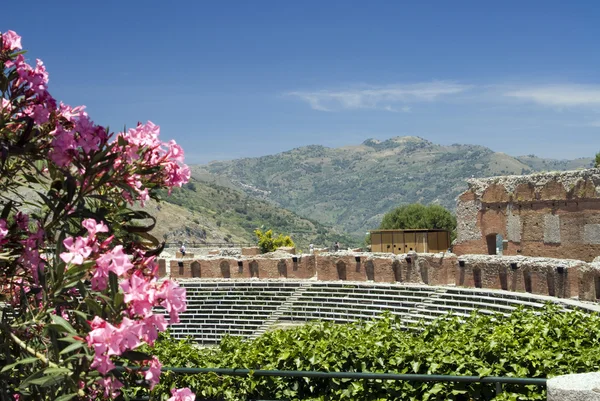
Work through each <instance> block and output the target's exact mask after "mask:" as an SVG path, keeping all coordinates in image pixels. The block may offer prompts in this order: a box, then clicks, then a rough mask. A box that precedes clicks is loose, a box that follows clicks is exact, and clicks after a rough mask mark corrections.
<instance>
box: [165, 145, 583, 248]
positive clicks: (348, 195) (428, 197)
mask: <svg viewBox="0 0 600 401" xmlns="http://www.w3.org/2000/svg"><path fill="white" fill-rule="evenodd" d="M592 163H593V161H592V158H580V159H576V160H553V159H544V158H539V157H536V156H534V155H527V156H519V157H513V156H509V155H507V154H504V153H498V152H494V151H492V150H491V149H489V148H486V147H483V146H477V145H461V144H453V145H438V144H434V143H432V142H430V141H428V140H425V139H422V138H419V137H413V136H405V137H395V138H391V139H388V140H385V141H379V140H377V139H368V140H366V141H364V142H363V143H362V144H360V145H355V146H345V147H340V148H328V147H324V146H320V145H311V146H305V147H300V148H296V149H292V150H290V151H287V152H283V153H279V154H275V155H268V156H262V157H254V158H243V159H237V160H230V161H216V162H211V163H209V164H205V165H194V166H191V169H192V177H193V184H194V185H195V186H196V192H197V191H198V188H199V187H202V188H204V187H206V188H207V189H206V190H205V189H202V191H204V192H205V193H204V195H203V196H204V199H205V200H204V201H203V202H210V203H211V204H212V205H213V206H212V208H209V209H210V210H209V209H206V210H205V209H203V208H204V207H205V206H204V204H203V203H202V202H200V201H199V203H197V204H196V206H194V209H193V210H194V211H195V213H197V215H198V216H203V218H204V217H206V216H212V219H213V220H214V219H219V218H221V220H223V219H224V217H221V216H227V219H228V220H232V221H233V220H235V221H236V222H237V223H236V224H237V225H238V226H237V228H233V227H232V228H230V231H229V232H230V233H231V235H232V236H233V235H237V236H238V237H240V238H241V237H244V238H245V234H243V233H242V232H240V231H238V230H239V229H241V230H249V229H250V226H251V225H253V224H255V223H256V224H257V223H258V222H259V221H260V222H263V223H264V224H265V225H268V226H267V228H274V229H275V230H276V231H278V232H284V233H286V232H287V231H288V230H292V229H293V230H296V231H298V230H299V231H301V232H303V233H304V237H305V238H306V239H307V240H310V241H314V237H315V236H316V231H314V232H313V234H314V235H313V234H311V233H310V232H307V231H306V230H318V229H320V230H321V233H322V238H320V239H319V240H324V241H331V239H333V238H335V237H336V236H342V235H343V233H347V234H348V235H349V236H350V238H348V239H346V238H345V239H343V241H348V242H350V243H358V242H360V240H362V238H364V236H365V233H366V231H368V230H369V229H376V228H377V227H378V226H379V224H380V222H381V218H382V216H383V215H384V214H385V213H386V212H387V211H389V210H391V209H392V208H394V207H396V206H399V205H402V204H407V203H414V202H420V203H423V204H429V203H438V204H441V205H443V206H445V207H447V208H449V209H450V210H453V209H454V208H455V204H456V197H457V196H458V195H459V194H460V193H461V192H462V191H464V190H465V189H466V187H467V184H466V179H467V178H470V177H488V176H495V175H513V174H528V173H532V172H536V171H549V170H550V171H551V170H570V169H578V168H587V167H590V166H591V165H592ZM182 191H188V192H181V194H180V193H178V192H175V197H174V198H173V197H169V198H167V200H168V202H172V203H178V204H180V205H181V206H186V207H188V209H189V208H190V207H191V206H190V204H185V203H186V202H187V203H189V202H191V200H188V201H186V202H184V201H183V198H188V197H189V196H192V195H194V194H193V192H194V191H191V190H189V189H183V190H182ZM223 197H224V198H223ZM234 199H235V200H236V202H235V205H234V204H232V203H231V202H232V200H234ZM228 205H231V207H229V206H228ZM240 205H243V206H244V207H242V206H240ZM267 205H269V206H267ZM255 207H256V208H257V209H256V210H254V208H255ZM269 207H270V208H271V209H269V212H267V211H266V210H267V209H268V208H269ZM283 209H287V210H289V211H291V212H292V213H290V212H288V211H287V210H286V211H284V210H283ZM250 210H252V211H251V212H250ZM248 213H251V214H252V216H257V218H254V217H251V218H249V217H248ZM269 213H271V214H275V215H276V216H277V217H273V216H272V218H271V220H268V221H267V220H265V219H264V218H263V217H264V216H266V215H269ZM291 216H294V217H291ZM258 217H260V218H258ZM198 218H200V217H198ZM244 219H246V221H244ZM261 219H262V220H261ZM290 219H292V220H293V219H298V220H296V221H297V224H298V226H296V227H295V228H292V227H291V226H289V224H288V223H289V221H288V220H290ZM300 219H307V220H302V221H306V223H300V221H301V220H300ZM215 221H216V220H215ZM316 222H319V223H320V224H319V223H316ZM316 224H319V227H320V228H316V227H317V226H316ZM311 225H315V226H314V227H312V226H311ZM328 226H329V227H328ZM221 227H223V226H221ZM330 227H335V229H333V228H330ZM233 231H235V234H234V233H233ZM325 232H326V233H327V234H325ZM309 237H312V239H309ZM340 240H342V239H341V238H340ZM328 244H329V242H326V243H324V244H323V245H328Z"/></svg>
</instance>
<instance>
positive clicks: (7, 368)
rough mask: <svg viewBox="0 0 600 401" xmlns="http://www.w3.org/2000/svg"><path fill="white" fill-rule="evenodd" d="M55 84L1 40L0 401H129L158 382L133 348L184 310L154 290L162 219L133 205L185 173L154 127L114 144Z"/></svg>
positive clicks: (167, 287) (172, 294) (171, 288)
mask: <svg viewBox="0 0 600 401" xmlns="http://www.w3.org/2000/svg"><path fill="white" fill-rule="evenodd" d="M48 82H49V75H48V72H47V71H46V67H45V66H44V64H43V63H42V61H41V60H37V62H36V63H35V65H30V64H29V63H28V59H27V58H26V57H25V52H24V51H23V50H22V47H21V37H20V36H19V35H17V34H16V33H15V32H13V31H6V32H0V400H1V401H9V400H10V401H25V400H35V401H37V400H53V401H68V400H80V401H83V400H100V399H110V400H115V399H122V394H121V391H120V388H121V387H123V386H126V387H127V386H130V385H131V383H142V384H143V385H145V386H148V387H153V386H154V384H155V383H157V382H158V380H159V376H160V366H161V365H160V361H159V360H158V359H156V358H152V357H151V355H146V354H142V353H140V352H138V351H136V348H138V347H139V346H140V345H141V344H142V343H144V344H152V343H153V342H154V340H155V339H156V338H157V336H158V332H160V331H163V330H165V329H166V327H167V325H168V324H169V323H174V322H177V321H178V319H179V317H178V316H179V312H181V311H184V310H185V307H186V304H185V288H182V287H179V285H178V284H177V283H175V282H173V281H170V280H161V281H158V265H157V264H156V263H155V258H156V256H157V255H159V254H160V252H161V251H162V248H163V246H164V244H161V243H160V242H159V241H158V239H156V238H155V237H153V236H152V235H151V234H150V231H151V230H152V228H153V227H154V224H155V223H156V220H155V219H154V217H153V216H151V215H150V214H148V213H147V212H144V211H138V210H136V209H135V208H134V206H135V205H136V203H138V204H141V205H142V206H143V204H144V202H146V201H148V200H150V199H154V200H159V191H160V190H161V189H162V188H166V189H169V190H170V189H172V188H174V187H180V186H181V185H183V184H185V183H186V182H187V181H188V179H189V176H190V171H189V169H188V167H187V166H185V164H183V150H182V149H181V147H180V146H179V145H177V144H176V143H175V141H170V142H168V143H164V142H162V141H160V140H159V139H158V135H159V132H160V129H159V127H158V126H157V125H155V124H153V123H152V122H147V123H146V124H141V123H140V124H138V125H137V126H136V127H135V128H131V129H129V130H126V131H123V132H119V133H113V132H110V131H109V130H108V129H107V128H105V127H102V126H100V125H97V124H95V123H94V122H93V121H92V120H91V118H90V117H89V116H88V114H87V113H86V112H85V110H84V109H85V107H84V106H77V107H71V106H69V105H66V104H63V103H62V102H61V103H59V102H57V100H55V99H54V97H52V95H51V94H50V93H49V91H48ZM155 307H162V308H165V309H166V310H167V311H168V314H169V318H168V319H167V318H165V316H164V315H163V314H162V313H158V312H157V313H155V312H154V309H153V308H155ZM140 366H145V367H147V368H149V370H147V371H145V372H139V371H137V372H136V373H131V376H128V375H129V372H125V373H123V372H121V371H120V370H118V367H140ZM193 397H194V396H193V394H191V393H190V391H189V389H181V390H176V389H173V392H172V397H171V400H172V401H182V400H184V399H185V400H191V399H193Z"/></svg>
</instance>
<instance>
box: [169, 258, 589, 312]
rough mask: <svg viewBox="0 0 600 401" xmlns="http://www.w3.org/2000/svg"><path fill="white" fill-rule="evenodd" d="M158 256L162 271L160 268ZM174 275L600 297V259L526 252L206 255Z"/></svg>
mask: <svg viewBox="0 0 600 401" xmlns="http://www.w3.org/2000/svg"><path fill="white" fill-rule="evenodd" d="M161 263H164V261H159V271H164V269H161V268H160V266H161ZM170 273H171V278H174V279H178V280H181V279H192V278H196V279H241V278H252V277H256V278H259V279H286V278H287V279H317V280H322V281H334V280H346V281H374V282H388V283H393V282H400V283H415V284H428V285H456V286H462V287H473V288H486V289H498V290H506V291H515V292H530V293H533V294H539V295H549V296H554V297H560V298H578V299H580V300H587V301H596V300H597V299H599V298H600V263H587V262H584V261H581V260H573V259H553V258H538V257H526V256H496V255H461V256H457V255H455V254H452V253H446V254H441V253H440V254H416V253H414V252H412V253H409V254H405V255H393V254H372V253H348V252H339V253H324V254H320V255H298V256H295V255H290V256H289V257H283V258H269V257H264V256H256V257H241V258H234V257H210V256H206V257H202V258H196V259H193V260H190V259H183V260H171V261H170Z"/></svg>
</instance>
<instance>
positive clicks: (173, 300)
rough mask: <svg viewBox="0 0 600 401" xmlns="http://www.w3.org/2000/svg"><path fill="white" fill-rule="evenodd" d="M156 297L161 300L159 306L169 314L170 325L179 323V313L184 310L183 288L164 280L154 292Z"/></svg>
mask: <svg viewBox="0 0 600 401" xmlns="http://www.w3.org/2000/svg"><path fill="white" fill-rule="evenodd" d="M156 297H157V298H159V299H162V300H163V301H162V302H161V303H160V305H162V306H164V307H165V309H166V310H167V312H169V317H170V318H171V320H170V323H177V322H179V312H184V311H185V309H186V304H185V288H183V287H180V286H179V284H177V283H176V282H174V281H171V280H165V281H163V283H162V285H161V286H160V288H159V289H158V291H157V292H156Z"/></svg>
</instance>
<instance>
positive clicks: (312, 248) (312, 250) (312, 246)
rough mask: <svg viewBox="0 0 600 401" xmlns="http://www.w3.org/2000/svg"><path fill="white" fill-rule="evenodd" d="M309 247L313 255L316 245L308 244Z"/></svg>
mask: <svg viewBox="0 0 600 401" xmlns="http://www.w3.org/2000/svg"><path fill="white" fill-rule="evenodd" d="M308 249H309V252H310V253H311V255H312V253H313V252H314V251H315V246H314V245H313V244H310V245H309V246H308Z"/></svg>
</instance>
